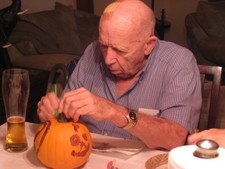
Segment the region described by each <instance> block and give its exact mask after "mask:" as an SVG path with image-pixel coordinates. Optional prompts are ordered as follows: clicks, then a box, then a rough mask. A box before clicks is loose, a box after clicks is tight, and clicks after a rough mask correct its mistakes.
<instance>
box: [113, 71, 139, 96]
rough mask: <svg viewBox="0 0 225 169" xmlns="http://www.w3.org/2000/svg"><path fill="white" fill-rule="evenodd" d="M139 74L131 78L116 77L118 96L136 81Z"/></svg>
mask: <svg viewBox="0 0 225 169" xmlns="http://www.w3.org/2000/svg"><path fill="white" fill-rule="evenodd" d="M136 77H137V74H136V75H135V76H132V77H130V78H118V77H116V91H117V96H121V95H122V94H124V93H125V92H126V91H127V90H128V89H129V88H130V87H131V86H132V85H133V84H134V82H135V81H136Z"/></svg>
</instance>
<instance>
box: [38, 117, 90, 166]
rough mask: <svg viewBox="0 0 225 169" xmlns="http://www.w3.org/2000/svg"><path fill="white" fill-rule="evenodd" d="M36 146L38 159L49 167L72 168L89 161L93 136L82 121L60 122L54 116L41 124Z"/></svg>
mask: <svg viewBox="0 0 225 169" xmlns="http://www.w3.org/2000/svg"><path fill="white" fill-rule="evenodd" d="M34 148H35V151H36V153H37V157H38V159H39V160H40V161H41V162H42V163H43V164H44V165H46V166H47V167H50V168H54V169H72V168H77V167H80V166H82V165H83V164H85V162H86V161H87V159H88V157H89V155H90V153H91V150H92V138H91V135H90V132H89V130H88V128H87V127H86V126H85V125H84V124H83V123H82V122H76V123H75V122H72V121H70V122H58V121H57V119H56V118H52V119H49V120H47V121H46V122H45V123H43V124H42V125H40V126H39V128H38V130H37V132H36V135H35V138H34Z"/></svg>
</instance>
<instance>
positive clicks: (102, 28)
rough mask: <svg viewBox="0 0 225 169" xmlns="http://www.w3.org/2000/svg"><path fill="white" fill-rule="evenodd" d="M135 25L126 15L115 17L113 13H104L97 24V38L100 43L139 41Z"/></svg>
mask: <svg viewBox="0 0 225 169" xmlns="http://www.w3.org/2000/svg"><path fill="white" fill-rule="evenodd" d="M139 37H140V36H139V33H138V28H137V26H136V25H135V24H134V23H132V22H130V20H127V17H124V16H119V17H115V16H114V14H110V15H104V16H102V18H101V22H100V25H99V40H100V42H101V43H109V44H111V43H115V44H116V43H123V44H124V45H126V44H127V43H128V44H129V43H133V42H137V41H139V40H138V39H139Z"/></svg>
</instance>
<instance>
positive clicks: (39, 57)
mask: <svg viewBox="0 0 225 169" xmlns="http://www.w3.org/2000/svg"><path fill="white" fill-rule="evenodd" d="M99 19H100V17H99V16H96V15H94V14H92V13H87V12H82V11H78V10H75V9H73V8H72V7H70V6H65V5H63V4H61V3H59V2H56V3H55V9H54V10H46V11H41V12H36V13H28V14H25V15H20V17H19V20H18V22H17V24H16V27H15V28H14V30H13V31H12V33H11V35H10V36H9V42H10V43H11V44H12V45H11V46H10V47H9V48H7V51H8V54H9V57H10V60H11V62H12V64H13V66H14V67H24V68H28V69H29V68H31V69H38V70H45V71H50V70H51V68H52V67H53V66H54V65H56V64H63V65H67V64H68V63H69V62H70V61H71V60H73V59H74V58H79V57H80V56H81V55H82V53H83V52H84V50H85V48H86V47H87V46H88V44H90V43H91V42H92V41H94V40H96V39H97V38H98V23H99Z"/></svg>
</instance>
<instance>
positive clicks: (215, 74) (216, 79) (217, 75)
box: [198, 65, 222, 128]
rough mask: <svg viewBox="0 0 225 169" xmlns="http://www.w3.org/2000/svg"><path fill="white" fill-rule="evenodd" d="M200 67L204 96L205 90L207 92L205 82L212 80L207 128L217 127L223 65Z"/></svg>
mask: <svg viewBox="0 0 225 169" xmlns="http://www.w3.org/2000/svg"><path fill="white" fill-rule="evenodd" d="M198 68H199V71H200V75H201V84H202V96H204V93H203V92H205V90H204V87H205V84H207V83H210V81H211V89H210V90H211V91H210V102H209V109H208V124H207V128H215V127H216V118H217V112H218V100H219V90H220V83H221V74H222V67H220V66H208V65H198ZM202 106H204V105H202Z"/></svg>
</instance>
